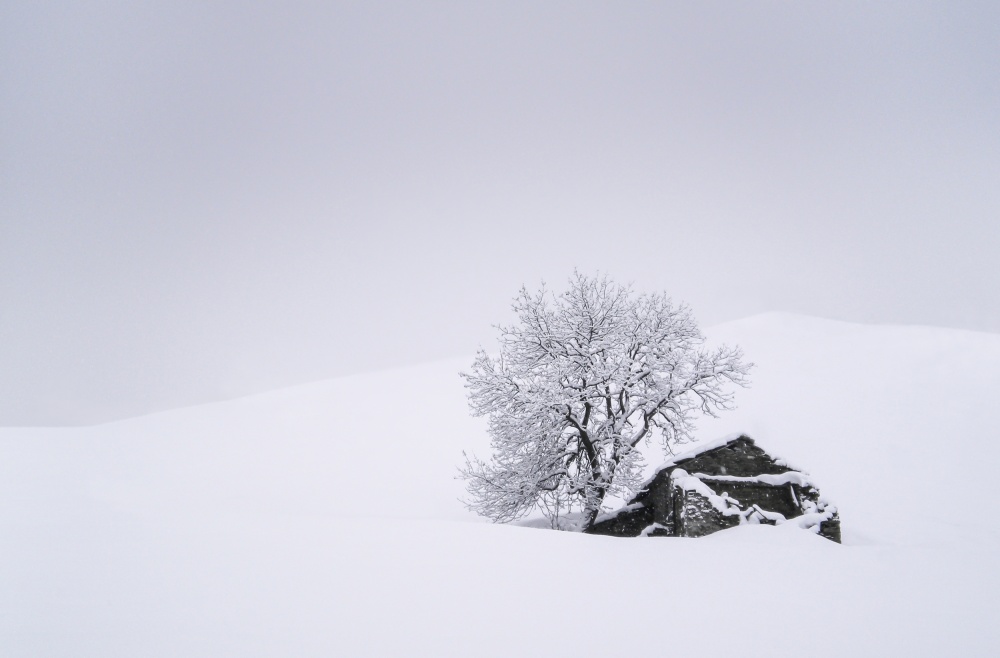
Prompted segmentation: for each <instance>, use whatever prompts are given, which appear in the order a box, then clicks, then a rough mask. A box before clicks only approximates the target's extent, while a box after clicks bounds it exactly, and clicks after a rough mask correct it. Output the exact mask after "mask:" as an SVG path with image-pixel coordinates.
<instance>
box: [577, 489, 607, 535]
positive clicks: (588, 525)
mask: <svg viewBox="0 0 1000 658" xmlns="http://www.w3.org/2000/svg"><path fill="white" fill-rule="evenodd" d="M607 493H608V490H607V488H606V487H600V488H598V489H597V492H596V497H595V498H594V499H592V500H591V501H590V502H588V503H587V506H586V507H584V508H583V523H582V524H581V527H580V529H581V530H582V531H583V532H590V530H591V529H592V528H593V527H594V522H595V521H597V515H598V514H600V513H601V503H602V502H604V496H605V494H607Z"/></svg>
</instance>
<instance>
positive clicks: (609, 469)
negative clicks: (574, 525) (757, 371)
mask: <svg viewBox="0 0 1000 658" xmlns="http://www.w3.org/2000/svg"><path fill="white" fill-rule="evenodd" d="M513 308H514V311H515V313H516V316H517V320H518V321H517V322H516V323H515V324H512V325H510V326H499V327H497V329H498V330H499V334H500V335H499V343H500V350H499V355H498V356H495V357H492V356H490V355H489V354H487V353H486V352H485V351H484V350H480V351H479V352H478V354H477V355H476V358H475V361H474V362H473V364H472V369H471V370H470V371H469V372H467V373H463V374H462V376H463V377H464V378H465V381H466V388H467V389H468V396H469V406H470V409H471V411H472V413H473V414H474V415H477V416H486V417H487V419H488V427H489V434H490V439H491V447H492V452H493V454H492V457H491V458H490V460H489V461H482V460H479V459H476V458H475V457H466V462H465V464H464V466H463V467H462V468H461V469H460V472H461V475H462V477H464V478H465V479H466V480H467V481H468V492H469V495H470V498H469V499H468V500H467V501H466V504H467V505H468V506H469V507H470V509H472V510H474V511H476V512H477V513H479V514H481V515H484V516H486V517H488V518H491V519H493V520H494V521H501V522H504V521H511V520H514V519H517V518H519V517H521V516H524V515H525V514H527V513H528V512H530V511H531V510H532V509H534V508H541V509H542V510H543V511H544V512H545V513H546V514H551V515H556V516H558V515H559V514H561V513H564V512H566V511H569V510H571V509H573V508H574V507H579V508H581V509H582V510H583V511H584V529H587V528H589V527H590V525H592V524H593V522H594V520H595V519H596V517H597V514H598V513H599V512H600V511H601V506H602V503H603V501H604V499H605V497H606V496H607V495H608V494H627V493H629V492H633V491H634V490H635V487H636V485H638V477H639V474H640V473H641V470H642V466H643V463H642V457H641V454H640V452H639V451H637V450H635V449H634V448H635V447H636V446H637V445H638V444H639V443H640V442H643V441H649V440H650V439H651V438H652V437H657V438H658V439H659V440H661V441H662V443H663V446H664V448H665V449H666V448H667V447H668V446H670V445H672V444H678V443H684V442H686V441H689V440H691V438H692V436H691V432H692V429H693V423H694V420H695V419H696V418H697V417H698V416H699V415H701V414H706V415H710V416H715V415H717V414H718V412H720V411H725V410H728V409H732V408H733V393H732V391H731V390H730V385H733V384H735V385H737V386H746V385H747V384H748V378H747V375H748V372H749V370H750V368H751V367H752V364H749V363H745V362H744V361H743V353H742V351H741V350H740V349H739V348H738V347H733V348H730V347H725V346H723V347H720V348H718V349H715V350H706V349H704V348H703V344H704V338H703V336H702V334H701V332H700V330H699V329H698V326H697V324H696V323H695V320H694V318H693V317H692V314H691V310H690V309H689V308H688V307H687V306H686V305H684V304H681V305H674V304H673V302H672V301H671V299H670V298H669V297H668V296H667V295H666V294H652V295H646V294H635V293H634V292H633V291H632V289H631V287H629V286H621V285H618V284H616V283H613V282H612V281H611V280H609V279H608V278H607V277H602V278H592V277H587V276H584V275H582V274H579V273H575V274H574V276H573V277H572V279H571V280H570V286H569V288H568V290H566V291H565V292H563V293H562V294H559V295H555V294H552V293H550V292H549V291H547V290H546V289H545V288H544V287H543V288H542V289H541V290H540V291H538V292H536V293H532V292H529V291H528V290H527V289H526V288H522V289H521V291H520V293H519V294H518V296H517V297H516V298H515V300H514V306H513Z"/></svg>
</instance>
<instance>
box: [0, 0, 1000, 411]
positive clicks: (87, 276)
mask: <svg viewBox="0 0 1000 658" xmlns="http://www.w3.org/2000/svg"><path fill="white" fill-rule="evenodd" d="M997 43H1000V14H998V9H997V6H996V5H995V4H994V3H985V2H983V3H922V2H907V3H880V4H877V5H862V4H851V5H844V4H838V5H834V6H831V5H828V4H826V3H814V2H805V3H796V4H794V5H784V4H782V5H778V4H769V5H757V6H745V5H731V4H722V3H706V4H700V5H698V6H684V5H669V6H668V5H653V4H648V5H627V6H622V5H615V6H612V5H602V4H597V3H562V2H553V3H545V4H544V5H541V6H538V5H537V4H536V3H513V4H504V5H503V6H494V7H487V6H467V5H463V4H460V3H438V2H427V3H420V5H419V6H409V5H405V4H402V3H400V4H377V5H372V4H368V3H365V4H363V5H362V4H354V3H340V4H332V5H328V4H326V3H281V4H280V5H278V4H276V3H275V4H273V5H268V4H266V3H240V4H235V3H194V2H187V1H181V2H176V1H175V2H169V3H168V2H152V3H144V4H143V5H142V6H132V5H129V4H127V3H116V2H110V3H102V4H100V5H88V6H86V7H85V6H83V5H74V4H72V3H55V4H49V5H45V6H41V5H36V4H31V3H27V4H25V3H20V4H16V3H8V4H6V5H4V6H3V7H0V199H2V202H0V426H2V425H61V424H90V423H96V422H101V421H105V420H110V419H114V418H121V417H125V416H134V415H137V414H141V413H147V412H150V411H154V410H157V409H165V408H170V407H177V406H181V405H185V404H192V403H196V402H203V401H208V400H212V399H220V398H224V397H232V396H236V395H243V394H247V393H252V392H255V391H261V390H266V389H271V388H276V387H279V386H285V385H290V384H295V383H298V382H302V381H310V380H317V379H323V378H327V377H332V376H336V375H342V374H348V373H353V372H360V371H366V370H372V369H381V368H386V367H392V366H395V365H399V364H408V363H416V362H424V361H430V360H435V359H440V358H444V357H448V356H452V355H458V354H468V353H471V352H472V351H474V350H475V348H476V347H477V345H479V344H480V343H482V344H484V345H486V344H489V343H490V342H491V341H492V340H493V337H494V332H493V330H492V329H491V328H490V325H491V324H493V323H496V322H498V321H501V320H503V319H505V316H506V313H507V308H508V304H509V300H510V299H511V297H512V296H513V295H514V293H515V292H516V290H517V288H518V287H519V286H520V285H522V284H527V285H528V286H532V287H533V286H537V285H538V283H539V282H540V281H541V280H545V281H547V282H548V283H549V284H550V285H551V286H552V287H553V288H559V287H561V286H562V285H563V283H564V282H565V280H566V278H567V277H568V275H569V273H570V272H571V271H572V269H573V268H574V267H579V268H580V269H581V270H583V271H587V272H593V271H597V270H600V271H602V272H606V273H608V274H610V275H611V276H613V277H614V278H616V279H618V280H624V281H633V282H634V283H635V284H636V287H637V288H638V289H643V290H667V291H668V292H670V294H672V295H673V296H674V297H675V299H677V300H684V301H687V302H689V303H690V304H691V305H692V306H693V308H694V310H695V313H696V315H697V317H698V318H699V320H700V322H701V324H702V326H703V327H704V326H709V325H714V324H716V323H719V322H723V321H726V320H731V319H736V318H740V317H745V316H748V315H753V314H756V313H760V312H763V311H770V310H787V311H791V312H796V313H804V314H810V315H818V316H822V317H830V318H838V319H843V320H849V321H856V322H867V323H897V324H925V325H937V326H948V327H957V328H965V329H974V330H980V331H989V332H1000V304H997V303H996V299H997V291H998V290H1000V270H998V268H997V267H996V254H997V253H1000V220H998V218H1000V186H998V185H997V184H996V183H997V181H998V180H1000V155H998V154H1000V130H998V129H997V118H998V117H1000V65H998V57H997V52H998V50H997V46H996V44H997Z"/></svg>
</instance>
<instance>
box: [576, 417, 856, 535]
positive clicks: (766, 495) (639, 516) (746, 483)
mask: <svg viewBox="0 0 1000 658" xmlns="http://www.w3.org/2000/svg"><path fill="white" fill-rule="evenodd" d="M746 523H764V524H769V525H776V524H783V523H794V524H796V525H798V526H799V527H802V528H806V529H808V530H811V531H813V532H815V533H817V534H819V535H821V536H823V537H826V538H827V539H831V540H833V541H835V542H837V543H840V517H839V516H838V514H837V508H836V507H834V506H832V505H831V504H830V503H829V502H828V501H826V500H825V499H824V498H823V497H822V496H820V493H819V489H817V488H816V485H815V484H813V482H812V481H811V480H810V479H809V476H808V475H807V474H806V473H804V472H802V471H799V470H797V469H795V468H793V467H792V466H791V465H789V464H788V463H787V462H785V461H784V460H782V459H779V458H776V457H772V456H771V455H769V454H767V453H766V452H765V451H764V450H762V449H761V448H759V447H758V446H757V445H756V444H755V443H754V441H753V439H751V438H750V437H748V436H746V435H744V434H739V435H732V436H728V437H724V438H722V439H720V440H718V441H715V442H712V443H709V444H705V445H702V446H699V447H698V448H697V449H695V450H693V451H691V452H688V453H685V454H683V455H679V456H677V457H676V458H674V459H673V460H671V461H669V462H667V463H666V464H664V465H663V466H661V467H659V468H658V469H657V471H656V474H655V475H653V477H652V478H650V479H649V480H647V481H646V483H645V484H644V485H643V487H642V489H641V490H640V491H639V493H638V494H637V495H636V496H635V497H634V498H633V499H632V500H630V501H629V503H628V504H627V505H626V506H625V507H622V508H621V509H618V510H615V511H614V512H611V513H610V514H604V515H601V516H600V517H598V519H597V522H596V523H595V524H594V527H593V528H592V529H591V531H590V532H591V533H593V534H598V535H612V536H616V537H639V536H643V537H661V536H662V537H702V536H704V535H708V534H711V533H713V532H717V531H719V530H724V529H725V528H730V527H732V526H735V525H741V524H746Z"/></svg>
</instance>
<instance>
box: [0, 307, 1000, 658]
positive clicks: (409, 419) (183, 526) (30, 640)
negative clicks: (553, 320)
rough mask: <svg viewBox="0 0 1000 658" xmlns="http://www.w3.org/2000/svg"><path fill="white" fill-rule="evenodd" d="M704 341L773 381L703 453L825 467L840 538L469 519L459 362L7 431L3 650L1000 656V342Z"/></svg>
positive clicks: (953, 335)
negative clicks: (727, 347)
mask: <svg viewBox="0 0 1000 658" xmlns="http://www.w3.org/2000/svg"><path fill="white" fill-rule="evenodd" d="M706 334H708V336H709V338H710V339H712V340H719V341H727V342H730V343H733V342H737V343H739V344H740V345H741V346H742V347H743V348H744V350H745V352H746V354H747V358H748V359H749V360H752V361H755V362H757V364H758V367H757V369H756V370H755V371H754V373H753V380H754V386H753V388H751V389H748V390H746V391H740V392H739V394H738V397H737V402H738V403H739V405H740V409H739V410H737V411H736V412H733V413H731V414H728V415H726V416H724V417H723V418H721V419H719V420H714V421H706V422H704V423H703V424H702V427H701V429H700V431H699V435H700V436H702V437H703V438H704V439H705V440H711V439H714V438H716V437H718V436H722V435H724V434H728V433H730V432H735V431H745V432H747V433H749V434H750V435H751V436H753V437H754V438H755V439H756V440H757V441H758V443H759V444H760V445H761V446H762V447H764V448H765V449H766V450H768V451H771V452H773V453H775V454H778V455H781V456H783V457H785V458H787V459H788V460H789V461H790V462H791V463H792V464H794V465H796V466H798V467H801V468H803V469H805V470H806V471H808V472H810V473H811V475H812V477H813V479H814V480H815V481H816V483H817V484H818V485H819V487H820V488H821V490H822V492H823V494H824V495H825V496H827V497H828V498H830V499H832V500H833V501H834V502H835V503H836V504H837V505H838V506H839V508H840V512H841V517H842V519H843V528H844V539H845V544H844V545H842V546H838V545H835V544H833V543H832V542H829V541H827V540H825V539H822V538H819V537H816V536H814V535H812V534H811V533H808V532H803V531H800V530H797V529H795V528H794V527H791V526H786V527H780V528H771V527H762V526H748V527H740V528H735V529H733V530H729V531H726V532H723V533H719V534H717V535H713V536H711V537H707V538H703V539H694V540H693V539H664V538H659V539H649V540H642V539H629V540H622V539H615V538H608V537H590V536H582V535H578V534H573V533H560V532H550V531H542V530H537V529H531V528H524V527H512V526H493V525H490V524H487V523H483V522H481V521H480V520H479V519H476V518H475V517H472V516H471V515H469V514H468V513H467V512H466V511H465V510H464V509H463V508H462V507H461V505H459V504H458V503H457V502H456V498H457V497H458V496H460V495H461V492H462V483H461V482H460V481H457V480H455V479H454V475H455V468H456V466H457V464H458V463H459V460H460V456H461V450H463V449H466V450H474V451H477V452H480V454H485V452H484V451H485V449H486V443H487V442H486V439H485V437H484V436H483V427H484V424H483V423H482V422H481V421H480V420H478V419H473V418H470V417H469V416H468V414H467V412H466V408H465V400H464V391H463V389H462V382H461V380H460V379H459V378H458V377H457V376H456V372H457V371H458V370H460V369H463V368H465V367H467V366H468V363H469V362H470V361H471V360H465V359H463V360H458V361H448V362H441V363H435V364H428V365H425V366H419V367H413V368H405V369H400V370H396V371H387V372H377V373H370V374H366V375H361V376H355V377H349V378H343V379H337V380H330V381H327V382H320V383H316V384H308V385H303V386H299V387H295V388H291V389H283V390H280V391H274V392H271V393H267V394H264V395H259V396H253V397H250V398H243V399H239V400H233V401H229V402H223V403H216V404H211V405H204V406H200V407H190V408H185V409H178V410H174V411H170V412H164V413H160V414H154V415H151V416H146V417H142V418H136V419H130V420H126V421H120V422H117V423H110V424H107V425H101V426H96V427H89V428H66V429H41V428H31V429H19V428H6V429H0V655H3V656H11V657H19V656H101V657H112V656H192V657H193V656H220V655H240V656H286V655H296V656H333V655H338V656H385V655H406V656H413V655H427V656H443V655H455V656H467V655H480V656H510V655H539V656H588V655H651V654H655V655H659V654H665V655H670V654H680V655H684V654H695V655H700V656H715V655H720V656H721V655H732V654H733V653H734V652H736V653H738V654H739V655H741V656H763V655H770V656H843V655H848V654H857V655H878V656H896V655H900V656H941V655H963V656H991V655H996V654H997V653H998V650H1000V637H998V636H1000V631H998V630H997V627H996V624H995V622H994V621H993V614H994V613H993V611H994V610H996V609H997V605H998V603H1000V596H998V594H997V592H998V591H1000V582H998V581H1000V577H998V575H1000V560H998V557H997V556H998V554H1000V553H998V549H1000V537H998V531H997V525H998V524H997V522H996V521H995V520H994V519H993V518H992V517H991V515H990V510H991V509H992V507H993V504H992V489H993V484H992V479H991V475H992V473H993V472H994V471H995V470H996V466H997V463H998V457H1000V455H998V447H997V441H996V439H997V428H998V427H1000V411H998V409H997V407H996V406H994V401H993V400H994V398H995V396H996V394H997V392H998V391H1000V386H998V383H1000V377H998V376H997V375H996V373H997V372H1000V336H997V335H992V334H981V333H974V332H962V331H953V330H945V329H931V328H923V327H881V326H861V325H852V324H847V323H840V322H832V321H826V320H819V319H815V318H803V317H799V316H793V315H785V314H769V315H765V316H756V317H754V318H749V319H747V320H742V321H739V322H733V323H727V324H725V325H720V326H717V327H711V328H708V329H706ZM665 459H666V457H664V456H663V455H659V456H657V457H651V458H650V460H651V462H654V463H656V462H658V461H664V460H665Z"/></svg>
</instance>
